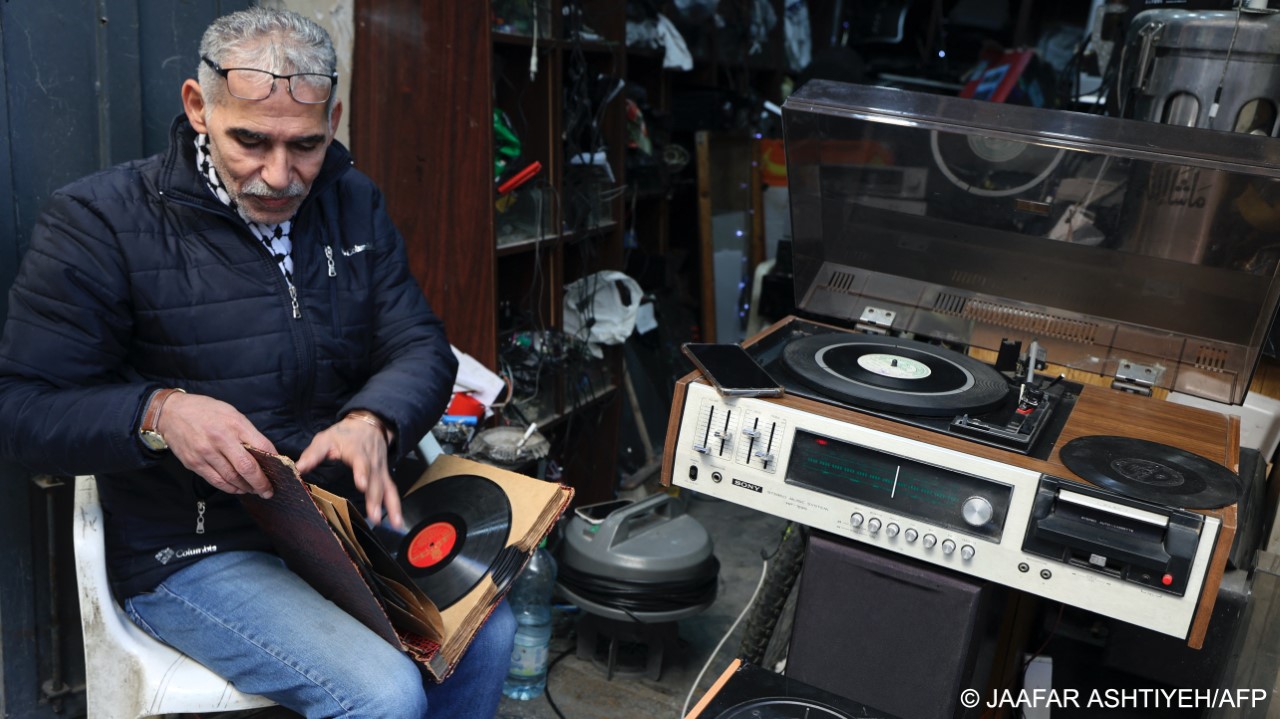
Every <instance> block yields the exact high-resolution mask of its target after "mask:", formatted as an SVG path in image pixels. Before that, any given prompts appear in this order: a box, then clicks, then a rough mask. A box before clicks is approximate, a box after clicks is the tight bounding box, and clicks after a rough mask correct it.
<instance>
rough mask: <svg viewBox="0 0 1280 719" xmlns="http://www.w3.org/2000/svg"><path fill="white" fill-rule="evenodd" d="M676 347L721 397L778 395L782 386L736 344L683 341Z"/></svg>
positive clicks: (780, 394)
mask: <svg viewBox="0 0 1280 719" xmlns="http://www.w3.org/2000/svg"><path fill="white" fill-rule="evenodd" d="M680 349H681V350H682V351H683V352H684V354H685V356H686V357H688V358H689V360H690V361H692V362H693V365H694V366H695V367H697V368H698V369H699V370H701V371H702V376H703V377H706V378H707V380H708V381H709V382H711V384H712V385H713V386H714V387H715V388H716V390H717V391H718V392H719V393H720V394H721V395H723V396H725V397H781V396H782V385H780V384H778V381H777V380H775V379H774V378H772V377H770V376H769V373H768V372H765V371H764V368H763V367H761V366H760V364H759V363H757V362H756V361H755V360H754V359H752V357H751V355H749V354H747V351H746V350H744V349H742V347H740V346H738V345H736V344H703V343H697V342H686V343H685V344H684V345H683V346H682V347H681V348H680Z"/></svg>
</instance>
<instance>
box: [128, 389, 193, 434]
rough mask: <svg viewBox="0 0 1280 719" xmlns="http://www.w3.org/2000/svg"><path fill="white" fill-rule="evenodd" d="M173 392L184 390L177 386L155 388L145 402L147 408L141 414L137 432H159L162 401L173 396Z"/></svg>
mask: <svg viewBox="0 0 1280 719" xmlns="http://www.w3.org/2000/svg"><path fill="white" fill-rule="evenodd" d="M174 392H185V390H182V389H179V388H177V387H166V388H165V389H160V390H156V391H155V393H154V394H152V395H151V401H149V402H147V409H146V411H145V412H143V414H142V425H141V426H140V427H138V431H139V432H151V433H154V434H159V433H160V412H161V411H163V410H164V403H165V401H167V400H168V399H169V397H171V396H173V393H174Z"/></svg>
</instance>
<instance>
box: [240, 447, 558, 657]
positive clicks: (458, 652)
mask: <svg viewBox="0 0 1280 719" xmlns="http://www.w3.org/2000/svg"><path fill="white" fill-rule="evenodd" d="M250 451H251V452H252V453H253V455H254V457H256V458H257V460H258V463H259V464H260V465H261V466H262V469H263V472H264V473H265V474H266V475H267V477H268V478H270V480H271V484H272V487H273V489H274V495H273V496H272V498H271V499H262V498H261V497H258V496H256V495H245V496H242V497H241V500H242V502H243V503H244V506H245V508H246V509H247V510H248V512H249V514H250V515H251V516H252V517H253V518H254V520H255V521H256V522H257V523H258V525H259V526H260V527H262V529H263V531H264V532H265V533H266V534H267V535H268V536H269V537H270V538H271V541H272V542H273V544H274V545H275V548H276V551H277V552H278V553H279V555H280V556H281V558H283V559H284V561H285V563H286V564H287V565H288V566H289V568H290V569H292V570H293V571H294V572H296V573H297V574H298V575H299V576H300V577H302V578H303V579H304V580H306V581H307V583H308V584H310V585H311V586H312V587H315V588H316V590H317V591H319V592H320V593H321V594H322V595H324V596H325V597H326V598H328V599H330V600H331V601H333V602H334V603H335V604H337V605H338V606H340V607H342V608H343V609H344V610H345V611H347V612H348V613H349V614H351V615H352V616H354V617H355V618H356V619H358V620H359V621H360V622H361V623H363V624H364V625H365V626H367V627H369V628H370V629H371V630H373V631H374V632H375V633H377V634H378V635H379V636H381V637H382V638H383V639H386V640H387V641H388V642H390V643H392V644H393V645H395V646H398V647H400V648H402V649H403V650H404V651H405V652H406V653H407V654H408V655H409V656H410V657H412V658H413V659H414V660H415V661H416V662H418V665H419V666H420V667H421V668H422V670H423V672H424V673H425V674H426V675H428V676H430V677H431V678H432V679H434V680H435V681H442V680H444V679H445V678H446V677H448V676H449V675H450V674H451V673H452V672H453V669H454V667H455V665H456V664H457V661H458V659H459V658H460V657H461V656H462V654H463V652H464V651H465V650H466V648H467V646H468V645H470V643H471V640H472V639H473V638H474V637H475V634H476V632H477V631H478V630H479V629H480V627H481V625H483V624H484V622H485V620H486V619H488V617H489V614H490V613H491V612H492V611H493V608H494V607H495V606H496V605H497V604H498V602H499V601H500V600H501V599H502V597H503V596H504V595H505V594H506V592H507V590H508V589H510V587H511V583H512V581H513V580H514V579H515V577H516V575H518V574H519V572H520V570H521V569H522V568H523V567H524V564H525V562H527V561H528V558H529V556H530V555H531V553H532V552H533V550H534V548H536V547H537V545H538V542H540V541H541V540H542V538H543V537H545V536H546V535H547V533H549V532H550V531H551V528H552V527H553V526H554V524H555V522H556V520H557V519H558V518H559V517H560V515H561V514H562V513H563V512H564V510H565V509H566V508H567V507H568V506H569V502H570V500H571V499H572V498H573V489H572V488H570V487H567V486H564V485H560V484H555V483H552V482H545V481H542V480H538V479H534V478H532V477H528V476H525V475H521V474H516V473H515V472H510V471H507V470H503V469H499V468H497V467H492V466H490V465H486V464H481V463H479V462H474V461H471V460H467V459H462V458H459V457H454V456H449V455H442V456H441V457H440V458H438V459H437V460H436V461H435V462H434V463H433V464H432V465H431V466H430V467H429V468H428V469H427V471H426V472H425V473H424V474H423V476H422V477H421V478H419V479H418V481H417V482H416V483H414V485H413V486H412V487H411V488H410V489H409V491H408V492H406V493H405V496H404V498H403V505H404V516H405V525H406V531H405V532H404V533H403V534H400V533H385V532H381V531H379V532H374V531H373V530H371V529H370V528H369V527H368V525H367V524H366V522H365V520H364V518H363V517H362V516H361V515H360V513H359V512H358V511H357V510H356V508H355V507H354V506H353V505H352V504H351V503H350V502H349V501H347V500H346V499H344V498H342V497H338V496H337V495H334V494H332V493H330V492H327V491H325V490H324V489H322V488H320V487H317V486H314V485H310V484H307V483H306V482H304V481H303V479H302V477H301V476H299V474H298V470H297V468H296V467H295V466H294V463H293V461H292V460H290V459H289V458H288V457H282V456H280V455H274V454H269V453H266V452H260V451H257V450H253V449H252V448H250Z"/></svg>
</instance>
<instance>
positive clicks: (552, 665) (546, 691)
mask: <svg viewBox="0 0 1280 719" xmlns="http://www.w3.org/2000/svg"><path fill="white" fill-rule="evenodd" d="M571 653H573V648H572V647H570V648H569V649H566V650H564V651H563V652H560V655H559V656H557V657H556V658H555V659H552V660H551V663H550V664H548V665H547V685H546V686H545V687H543V689H542V693H543V695H544V696H546V698H547V704H550V705H551V711H553V712H555V713H556V716H558V717H560V719H565V716H564V714H563V713H562V712H561V711H560V707H558V706H556V700H554V699H552V698H551V670H552V669H554V668H555V666H556V665H557V664H559V663H560V660H561V659H564V658H565V657H567V656H569V655H570V654H571Z"/></svg>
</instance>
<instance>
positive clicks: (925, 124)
mask: <svg viewBox="0 0 1280 719" xmlns="http://www.w3.org/2000/svg"><path fill="white" fill-rule="evenodd" d="M784 122H785V128H786V142H787V158H788V176H789V180H790V196H791V203H792V212H791V216H792V223H793V232H794V248H795V262H794V264H795V283H796V284H795V290H796V297H797V307H798V310H799V311H800V312H802V313H803V314H804V318H800V317H789V318H786V319H784V320H782V321H780V322H778V323H777V324H775V325H774V326H772V327H770V328H768V329H766V330H765V331H764V332H762V333H760V334H759V335H757V336H755V337H752V338H750V339H749V340H747V341H746V342H744V343H743V344H744V346H746V347H747V349H748V352H749V353H750V354H751V355H752V356H753V357H754V358H755V359H756V361H757V362H758V363H759V364H761V365H762V366H763V367H765V369H766V370H768V371H769V373H770V374H771V375H772V376H773V377H774V378H775V379H777V380H778V381H779V382H780V383H781V384H782V385H783V386H784V388H785V390H786V394H785V396H783V397H781V398H776V399H765V398H725V397H721V396H720V395H719V394H718V393H717V392H716V391H715V390H714V389H713V388H712V387H711V386H710V385H708V384H707V383H705V382H704V381H702V380H701V379H700V376H699V375H698V374H697V373H694V374H691V375H689V376H687V377H685V378H683V379H681V380H680V381H679V382H678V383H677V387H676V393H675V398H674V402H673V407H672V414H671V421H670V424H669V428H668V435H667V448H666V452H665V453H664V465H663V479H664V482H667V483H670V484H675V485H677V486H680V487H684V488H688V489H691V490H694V491H697V492H700V493H704V494H708V495H711V496H714V497H717V498H721V499H725V500H727V501H731V502H735V503H738V504H742V505H745V506H749V507H753V508H755V509H758V510H760V511H764V512H768V513H771V514H775V515H778V516H782V517H785V518H787V519H790V520H793V521H796V522H800V523H802V524H806V525H809V526H812V527H816V528H819V529H822V530H825V531H827V532H831V533H833V534H836V535H839V536H841V537H845V538H848V539H852V540H855V541H858V542H863V543H867V544H870V545H873V546H876V547H879V548H880V549H882V550H885V551H889V552H894V553H898V554H901V555H903V556H906V557H911V558H913V559H918V560H922V561H925V562H928V563H931V564H934V565H938V566H943V567H947V568H949V569H952V570H954V571H958V572H961V573H964V574H968V575H972V576H975V577H978V578H981V579H984V580H988V581H992V582H996V583H998V584H1002V585H1005V586H1008V587H1013V588H1015V589H1019V590H1022V591H1025V592H1028V593H1031V594H1035V595H1039V596H1042V597H1046V598H1049V599H1053V600H1056V601H1060V602H1063V603H1065V604H1068V605H1071V606H1076V607H1080V608H1084V609H1087V610H1089V611H1093V612H1096V613H1099V614H1102V615H1105V616H1108V617H1112V618H1115V619H1118V620H1121V621H1124V622H1129V623H1132V624H1135V625H1137V626H1141V627H1145V628H1148V629H1151V630H1154V631H1157V632H1161V633H1164V634H1168V635H1171V636H1175V637H1180V638H1184V639H1186V640H1187V642H1188V644H1190V645H1191V646H1193V647H1199V646H1200V645H1201V644H1202V642H1203V639H1204V635H1205V630H1206V628H1207V624H1208V621H1209V616H1210V613H1211V610H1212V607H1213V603H1214V601H1215V599H1216V596H1217V592H1218V587H1219V584H1220V582H1221V578H1222V573H1223V571H1224V568H1225V566H1226V561H1227V554H1228V550H1229V548H1230V546H1231V543H1232V540H1233V538H1234V536H1235V533H1236V507H1235V502H1236V499H1237V497H1238V496H1239V494H1240V485H1239V480H1238V478H1237V476H1236V475H1235V469H1236V467H1237V465H1238V461H1239V420H1238V419H1237V418H1235V417H1232V416H1229V415H1224V414H1219V413H1216V412H1211V411H1207V410H1202V409H1197V408H1193V407H1189V406H1185V405H1180V404H1175V403H1171V402H1166V401H1164V400H1163V399H1162V397H1163V396H1164V394H1165V393H1167V392H1168V391H1174V390H1176V391H1178V392H1183V393H1188V394H1193V395H1196V396H1199V397H1202V398H1205V399H1211V400H1215V401H1218V402H1226V403H1239V402H1241V401H1242V400H1243V397H1244V395H1245V393H1246V392H1247V391H1248V386H1249V382H1250V379H1251V377H1252V373H1253V370H1254V368H1255V366H1256V364H1257V362H1258V359H1259V357H1260V354H1261V351H1260V347H1261V344H1262V339H1263V338H1264V337H1266V335H1267V332H1268V329H1269V326H1270V320H1271V318H1272V316H1274V314H1275V310H1276V306H1277V301H1278V300H1280V282H1277V279H1276V269H1277V261H1278V260H1280V251H1277V249H1276V248H1278V247H1280V224H1277V223H1267V222H1263V221H1260V219H1259V217H1258V216H1257V215H1256V214H1255V213H1252V212H1251V211H1250V204H1249V202H1250V200H1249V199H1248V198H1257V197H1274V196H1280V192H1277V190H1280V169H1277V168H1280V150H1278V148H1277V146H1276V145H1277V143H1275V142H1274V141H1272V140H1266V139H1260V138H1253V137H1247V136H1243V135H1228V134H1226V133H1215V134H1214V137H1213V142H1206V139H1205V133H1206V131H1203V130H1192V129H1188V128H1180V127H1171V126H1163V125H1155V124H1152V123H1144V122H1135V121H1127V120H1119V119H1115V118H1106V117H1099V116H1092V115H1082V114H1078V113H1069V112H1058V111H1046V110H1040V109H1037V108H1027V107H1013V106H1005V105H999V104H991V103H982V102H976V101H971V100H963V99H959V98H948V97H941V96H935V95H923V94H919V93H912V92H906V91H900V90H888V89H884V88H874V87H864V86H851V85H842V84H839V83H830V82H823V81H815V82H811V83H809V84H808V85H806V86H805V87H804V88H802V89H801V90H800V91H799V92H797V93H796V94H794V95H792V97H791V98H789V99H788V101H787V104H786V107H785V108H784ZM853 145H859V146H863V147H870V146H874V147H875V148H876V152H875V153H874V154H875V156H876V157H880V158H884V162H885V164H886V165H887V166H889V167H901V168H910V171H911V173H912V175H913V177H915V178H916V180H915V182H914V185H913V186H914V187H915V188H916V190H915V191H913V193H912V194H911V196H910V197H904V196H903V195H902V194H901V193H894V192H889V191H887V190H886V189H885V187H884V183H883V182H882V181H881V180H882V178H883V177H884V176H885V172H884V171H883V168H881V169H880V170H877V171H875V172H871V171H869V170H868V168H866V167H865V166H861V165H848V164H844V163H842V162H841V160H840V159H839V158H841V157H847V156H848V155H849V152H848V149H849V147H850V146H853ZM1206 147H1211V148H1212V150H1211V151H1210V150H1205V149H1204V148H1206ZM965 148H968V149H969V150H970V151H971V152H970V153H969V154H967V155H966V150H965ZM864 154H865V153H864ZM1157 178H1164V179H1160V180H1158V179H1157ZM1169 178H1182V179H1181V180H1178V181H1176V182H1174V181H1166V180H1169ZM1210 181H1212V182H1213V183H1216V189H1215V190H1214V192H1213V193H1211V194H1206V193H1205V192H1203V190H1204V185H1205V183H1206V182H1210ZM1197 183H1198V184H1197ZM890 189H892V188H890ZM1212 198H1223V199H1222V202H1221V204H1218V205H1214V206H1210V205H1212V204H1213V202H1212ZM1159 213H1165V217H1164V219H1165V220H1166V222H1163V223H1160V226H1162V227H1169V226H1171V225H1170V222H1169V221H1170V220H1171V221H1172V224H1173V226H1176V225H1177V223H1178V221H1179V220H1178V219H1177V218H1179V217H1185V218H1187V221H1188V222H1191V218H1190V215H1194V214H1196V213H1199V216H1198V217H1197V218H1196V220H1195V222H1194V225H1195V226H1196V227H1204V226H1206V223H1207V224H1208V225H1211V226H1212V227H1213V229H1214V232H1213V234H1214V236H1215V237H1217V238H1218V240H1217V243H1218V245H1219V246H1218V247H1216V248H1215V251H1213V252H1207V253H1203V254H1202V255H1201V256H1200V257H1199V258H1198V259H1197V260H1196V261H1195V262H1187V261H1185V258H1183V257H1181V256H1179V255H1177V253H1176V252H1175V251H1166V250H1168V248H1170V247H1171V246H1173V245H1176V244H1177V241H1176V240H1177V238H1176V237H1175V238H1162V241H1161V242H1157V243H1152V242H1149V241H1147V239H1146V238H1144V237H1142V236H1141V235H1142V233H1144V232H1149V230H1150V228H1151V227H1153V226H1156V225H1155V224H1153V223H1152V222H1151V217H1152V216H1153V214H1159ZM1011 357H1012V359H1013V361H1010V358H1011ZM991 362H994V364H991Z"/></svg>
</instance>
